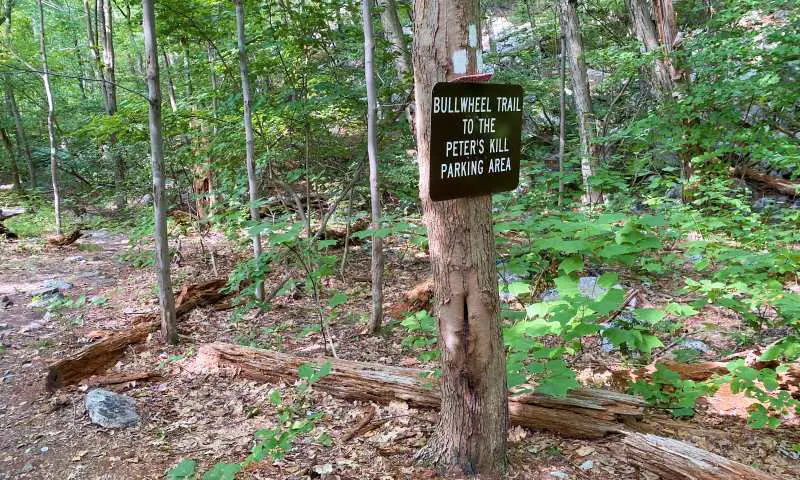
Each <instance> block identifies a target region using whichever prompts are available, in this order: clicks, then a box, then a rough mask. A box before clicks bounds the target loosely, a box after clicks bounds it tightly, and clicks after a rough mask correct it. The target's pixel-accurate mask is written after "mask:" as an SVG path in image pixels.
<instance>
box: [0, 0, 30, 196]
mask: <svg viewBox="0 0 800 480" xmlns="http://www.w3.org/2000/svg"><path fill="white" fill-rule="evenodd" d="M11 7H12V2H11V1H7V2H6V5H5V12H4V15H5V19H6V20H5V22H6V39H7V41H8V42H11ZM3 80H4V84H5V85H4V87H5V88H4V90H5V97H6V106H7V107H8V113H9V115H11V118H12V119H13V120H14V129H15V130H16V132H17V149H18V150H19V153H20V155H22V156H24V157H25V164H26V165H27V167H28V184H29V185H30V187H31V188H34V187H36V172H35V171H34V169H33V156H32V155H31V147H30V145H28V139H27V138H26V137H25V128H24V127H23V125H22V116H21V115H20V114H19V109H18V108H17V100H16V98H15V97H14V87H13V85H12V84H11V76H10V74H7V73H6V74H4V75H3Z"/></svg>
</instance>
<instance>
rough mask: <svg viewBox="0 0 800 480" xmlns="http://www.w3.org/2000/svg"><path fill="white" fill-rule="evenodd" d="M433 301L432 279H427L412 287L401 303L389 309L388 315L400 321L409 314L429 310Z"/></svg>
mask: <svg viewBox="0 0 800 480" xmlns="http://www.w3.org/2000/svg"><path fill="white" fill-rule="evenodd" d="M432 299H433V277H427V278H425V280H423V281H421V282H419V283H418V284H416V285H414V286H413V287H412V288H411V289H410V290H408V291H407V292H406V293H405V294H404V295H403V301H402V302H399V303H396V304H394V305H392V306H391V307H389V315H390V316H391V317H392V318H395V319H397V320H400V319H402V318H403V316H404V315H407V314H409V313H413V312H418V311H421V310H429V309H430V308H431V300H432Z"/></svg>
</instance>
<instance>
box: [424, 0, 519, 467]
mask: <svg viewBox="0 0 800 480" xmlns="http://www.w3.org/2000/svg"><path fill="white" fill-rule="evenodd" d="M414 17H415V18H414V24H415V29H414V32H415V33H414V47H413V62H414V84H415V98H416V107H417V108H416V134H417V148H418V160H419V176H420V180H419V186H420V198H421V200H422V207H423V212H424V219H425V223H426V226H427V229H428V241H429V245H430V257H431V266H432V268H433V279H434V297H435V299H436V303H435V307H436V313H437V315H438V317H439V339H440V347H441V351H442V378H441V394H442V408H441V414H440V418H439V424H438V425H437V427H436V431H435V432H434V434H433V435H432V436H431V438H430V440H429V442H428V444H427V445H426V446H425V447H424V448H423V449H422V450H421V451H420V452H419V454H418V459H419V460H421V461H425V462H430V463H434V464H437V465H439V466H441V467H445V468H448V467H457V468H460V469H461V470H462V471H463V472H465V473H467V474H474V473H481V474H489V475H491V474H496V473H499V472H503V471H505V470H506V430H507V425H508V402H507V396H506V390H507V388H506V369H505V350H504V348H503V344H502V341H501V337H500V323H499V309H500V300H499V296H498V289H497V267H496V265H495V260H496V253H495V245H494V233H493V231H492V216H491V211H492V199H491V197H490V196H481V197H474V198H462V199H456V200H447V201H441V202H433V201H432V200H431V199H430V195H429V191H428V185H429V178H428V175H429V173H428V172H429V165H430V151H431V145H430V140H431V123H430V122H431V120H430V119H431V96H432V92H433V86H434V85H435V84H436V83H437V82H441V81H447V80H452V79H454V78H455V77H458V76H460V75H464V74H467V75H469V74H475V73H477V71H478V68H477V65H478V54H479V51H478V49H479V48H480V38H479V32H480V28H479V18H480V7H479V2H478V1H477V0H416V1H415V3H414Z"/></svg>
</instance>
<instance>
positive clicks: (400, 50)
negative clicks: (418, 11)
mask: <svg viewBox="0 0 800 480" xmlns="http://www.w3.org/2000/svg"><path fill="white" fill-rule="evenodd" d="M378 5H379V6H380V7H381V25H383V33H384V35H385V36H386V41H388V42H389V45H391V47H392V54H393V55H394V65H395V70H396V71H397V78H398V80H400V82H402V83H403V84H405V83H406V82H407V81H408V80H410V79H411V71H412V63H411V52H409V50H408V45H407V44H406V37H405V34H404V33H403V25H402V24H401V23H400V17H399V16H398V15H397V3H396V2H395V0H378ZM405 112H406V119H407V120H408V125H409V127H410V128H411V131H412V133H413V131H414V108H413V102H410V103H409V104H408V105H407V106H406V109H405Z"/></svg>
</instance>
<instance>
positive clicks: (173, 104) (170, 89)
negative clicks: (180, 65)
mask: <svg viewBox="0 0 800 480" xmlns="http://www.w3.org/2000/svg"><path fill="white" fill-rule="evenodd" d="M161 55H162V56H163V57H164V71H165V72H166V73H167V95H169V106H170V108H171V109H172V113H175V112H177V111H178V101H177V100H176V99H175V84H174V83H172V71H171V70H170V61H169V55H167V51H166V50H164V49H161Z"/></svg>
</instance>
